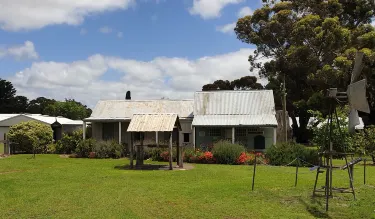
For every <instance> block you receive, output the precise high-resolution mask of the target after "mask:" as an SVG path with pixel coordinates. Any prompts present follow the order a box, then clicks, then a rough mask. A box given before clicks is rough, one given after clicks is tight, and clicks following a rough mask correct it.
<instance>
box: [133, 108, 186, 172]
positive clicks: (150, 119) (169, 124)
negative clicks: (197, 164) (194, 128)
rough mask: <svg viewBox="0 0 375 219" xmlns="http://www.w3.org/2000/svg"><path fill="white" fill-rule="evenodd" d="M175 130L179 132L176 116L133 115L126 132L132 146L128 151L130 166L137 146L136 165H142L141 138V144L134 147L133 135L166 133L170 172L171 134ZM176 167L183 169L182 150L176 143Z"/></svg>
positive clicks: (179, 126) (167, 114)
mask: <svg viewBox="0 0 375 219" xmlns="http://www.w3.org/2000/svg"><path fill="white" fill-rule="evenodd" d="M175 128H177V129H178V130H179V131H180V130H181V125H180V121H179V117H178V115H177V114H173V113H164V114H134V115H133V118H132V120H131V121H130V124H129V126H128V129H127V131H128V132H130V133H132V134H131V136H132V138H131V139H132V144H131V150H130V166H131V167H133V154H134V146H137V148H138V150H137V154H136V155H137V165H142V164H143V138H141V144H140V145H136V144H135V142H134V133H146V132H167V133H170V134H169V169H170V170H172V169H173V166H172V132H173V129H175ZM177 165H178V166H179V167H183V158H182V150H181V147H180V144H179V143H178V141H177Z"/></svg>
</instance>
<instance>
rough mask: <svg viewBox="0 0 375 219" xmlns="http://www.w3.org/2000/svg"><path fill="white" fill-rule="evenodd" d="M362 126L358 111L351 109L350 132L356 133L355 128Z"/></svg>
mask: <svg viewBox="0 0 375 219" xmlns="http://www.w3.org/2000/svg"><path fill="white" fill-rule="evenodd" d="M360 124H361V122H360V121H359V116H358V111H357V110H355V109H351V110H350V114H349V132H350V133H353V132H355V127H356V126H357V125H360Z"/></svg>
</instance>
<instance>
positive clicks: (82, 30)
mask: <svg viewBox="0 0 375 219" xmlns="http://www.w3.org/2000/svg"><path fill="white" fill-rule="evenodd" d="M79 34H81V35H86V34H87V30H86V29H85V28H82V29H81V30H80V31H79Z"/></svg>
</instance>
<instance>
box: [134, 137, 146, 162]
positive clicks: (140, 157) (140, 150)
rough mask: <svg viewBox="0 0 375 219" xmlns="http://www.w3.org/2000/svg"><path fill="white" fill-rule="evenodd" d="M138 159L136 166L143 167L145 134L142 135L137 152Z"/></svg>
mask: <svg viewBox="0 0 375 219" xmlns="http://www.w3.org/2000/svg"><path fill="white" fill-rule="evenodd" d="M136 155H137V158H136V163H135V165H136V166H142V165H143V160H144V150H143V133H141V145H138V146H137V152H136Z"/></svg>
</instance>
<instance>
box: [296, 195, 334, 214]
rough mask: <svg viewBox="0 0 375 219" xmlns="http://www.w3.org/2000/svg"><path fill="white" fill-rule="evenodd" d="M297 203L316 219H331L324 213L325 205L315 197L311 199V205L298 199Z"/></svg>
mask: <svg viewBox="0 0 375 219" xmlns="http://www.w3.org/2000/svg"><path fill="white" fill-rule="evenodd" d="M299 202H300V203H301V204H303V205H304V206H305V208H306V210H307V211H308V212H309V213H310V214H311V215H312V216H314V217H316V218H331V217H330V216H329V215H328V213H327V212H326V211H325V205H323V204H322V202H321V201H320V200H318V199H317V198H315V197H311V203H307V202H306V201H304V200H303V199H302V198H299Z"/></svg>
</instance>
